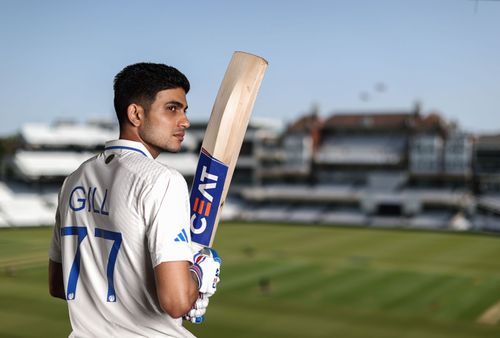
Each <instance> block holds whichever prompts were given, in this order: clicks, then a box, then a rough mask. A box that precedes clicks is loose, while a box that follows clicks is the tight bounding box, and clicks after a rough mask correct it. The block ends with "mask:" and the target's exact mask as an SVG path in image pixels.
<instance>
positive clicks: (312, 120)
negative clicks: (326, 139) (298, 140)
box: [287, 112, 322, 133]
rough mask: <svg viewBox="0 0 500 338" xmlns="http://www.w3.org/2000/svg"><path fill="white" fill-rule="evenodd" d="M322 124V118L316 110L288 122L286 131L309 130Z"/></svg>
mask: <svg viewBox="0 0 500 338" xmlns="http://www.w3.org/2000/svg"><path fill="white" fill-rule="evenodd" d="M321 126H322V120H321V118H320V117H319V116H318V114H317V113H316V112H313V113H312V114H309V115H305V116H302V117H301V118H299V119H298V120H297V121H295V122H293V123H292V124H290V125H289V126H288V128H287V132H289V133H290V132H291V133H293V132H309V131H312V130H315V129H318V128H320V127H321Z"/></svg>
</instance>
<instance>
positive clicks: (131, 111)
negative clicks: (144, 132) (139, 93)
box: [127, 103, 144, 127]
mask: <svg viewBox="0 0 500 338" xmlns="http://www.w3.org/2000/svg"><path fill="white" fill-rule="evenodd" d="M127 118H128V121H129V122H130V124H132V125H133V126H134V127H139V126H140V125H141V124H142V123H143V122H144V108H142V106H140V105H138V104H136V103H131V104H129V105H128V107H127Z"/></svg>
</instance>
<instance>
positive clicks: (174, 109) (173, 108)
mask: <svg viewBox="0 0 500 338" xmlns="http://www.w3.org/2000/svg"><path fill="white" fill-rule="evenodd" d="M167 110H170V111H176V110H177V107H176V106H168V107H167Z"/></svg>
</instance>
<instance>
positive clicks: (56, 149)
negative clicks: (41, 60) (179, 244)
mask: <svg viewBox="0 0 500 338" xmlns="http://www.w3.org/2000/svg"><path fill="white" fill-rule="evenodd" d="M113 125H114V124H113V123H109V122H108V123H104V122H102V121H100V122H99V121H97V122H93V123H87V124H82V125H79V124H76V123H72V122H64V121H62V122H58V123H54V124H52V125H48V124H28V125H25V126H23V127H22V129H21V130H20V133H19V141H20V142H19V143H20V144H21V147H20V148H19V149H17V151H16V152H15V153H14V154H13V155H12V156H11V157H10V158H4V159H2V160H3V161H2V166H0V169H1V172H2V178H1V180H0V227H5V226H19V227H21V226H36V225H45V224H52V223H53V215H54V212H55V208H56V205H57V192H58V189H59V186H60V184H61V183H62V180H63V179H64V177H66V176H67V175H68V174H69V173H70V172H72V171H73V170H74V169H76V168H77V167H78V166H79V165H80V164H81V163H82V162H83V161H85V160H86V159H87V158H90V157H91V156H93V155H94V154H96V153H98V152H99V151H101V150H102V146H103V144H104V142H105V141H107V140H110V139H114V138H116V137H117V135H118V131H117V130H116V127H113ZM205 127H206V123H204V122H199V121H198V122H196V121H195V122H192V123H191V128H190V130H189V131H188V133H187V135H186V139H185V142H184V144H183V148H182V150H181V152H180V153H178V154H167V153H166V154H161V155H160V156H159V157H158V161H159V162H160V163H163V164H165V165H168V166H171V167H173V168H175V169H177V170H178V171H180V172H181V173H182V174H183V175H184V176H185V177H186V179H187V181H188V184H190V181H191V180H192V177H193V176H194V171H195V168H196V164H197V159H198V151H199V148H200V146H201V142H202V138H203V134H204V129H205ZM474 142H475V143H474ZM499 158H500V136H499V135H489V136H488V135H487V136H479V137H477V138H475V137H473V136H472V135H470V134H468V133H465V132H462V131H460V130H458V129H457V128H456V126H453V125H449V124H447V123H446V122H445V121H444V120H443V119H442V118H441V117H440V116H439V114H436V113H431V114H428V115H423V114H421V113H420V108H419V107H418V106H416V107H415V109H414V110H411V111H407V112H396V113H385V112H379V113H366V112H365V113H352V114H351V113H334V114H332V115H331V116H330V117H327V118H322V117H320V115H319V114H318V111H317V109H315V110H314V111H313V112H312V113H311V114H308V115H305V116H303V117H300V118H299V119H297V121H295V122H292V123H291V124H290V125H288V127H287V128H286V129H277V128H274V127H269V125H267V124H266V123H264V122H262V121H261V122H258V123H251V124H250V127H249V129H248V132H247V135H246V136H245V141H244V144H243V147H242V151H241V156H240V158H239V160H238V164H237V168H236V170H235V173H234V176H233V182H232V185H231V189H230V196H228V199H227V200H226V202H225V206H224V208H223V212H222V215H221V219H222V220H247V221H272V222H282V221H285V222H294V223H305V224H339V225H355V226H373V227H404V228H412V229H439V230H445V229H446V230H471V231H494V232H500V160H498V159H499ZM26 210H29V212H25V211H26ZM23 211H24V212H23Z"/></svg>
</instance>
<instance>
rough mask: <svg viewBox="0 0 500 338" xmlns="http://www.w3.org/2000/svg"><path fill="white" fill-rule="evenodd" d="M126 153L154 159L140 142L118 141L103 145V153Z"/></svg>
mask: <svg viewBox="0 0 500 338" xmlns="http://www.w3.org/2000/svg"><path fill="white" fill-rule="evenodd" d="M128 151H133V152H137V153H138V154H141V155H144V156H146V157H148V158H150V159H154V158H153V156H151V154H150V153H149V151H148V150H147V149H146V147H145V146H144V144H142V143H141V142H136V141H130V140H123V139H119V140H114V141H108V142H106V144H105V145H104V152H105V153H123V152H128Z"/></svg>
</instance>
